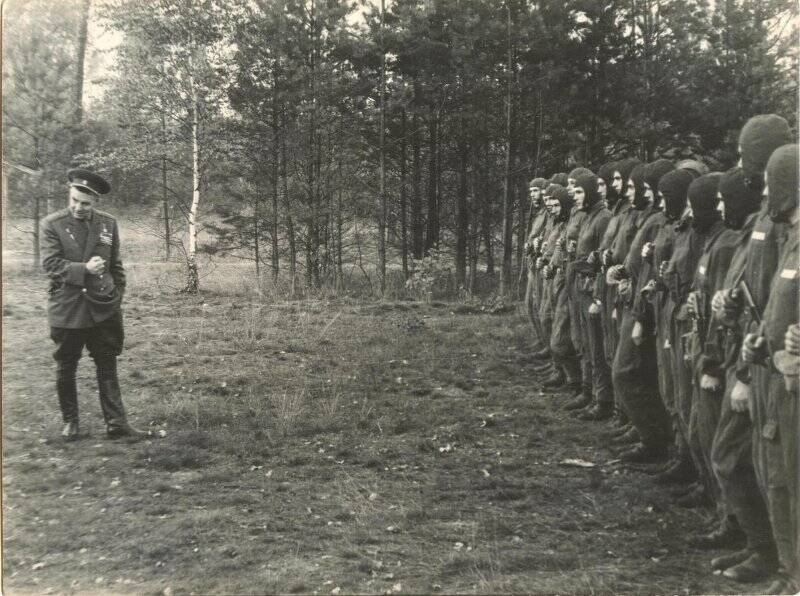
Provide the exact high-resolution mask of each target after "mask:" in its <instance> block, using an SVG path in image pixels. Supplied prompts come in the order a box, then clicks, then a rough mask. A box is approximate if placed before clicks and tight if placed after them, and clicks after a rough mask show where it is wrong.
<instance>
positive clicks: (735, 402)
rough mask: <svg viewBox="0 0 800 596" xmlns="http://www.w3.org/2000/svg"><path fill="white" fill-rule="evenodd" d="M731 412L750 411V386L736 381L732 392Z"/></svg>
mask: <svg viewBox="0 0 800 596" xmlns="http://www.w3.org/2000/svg"><path fill="white" fill-rule="evenodd" d="M731 410H733V411H734V412H740V413H742V412H747V411H749V410H750V385H746V384H744V383H742V382H741V381H736V385H734V386H733V391H731Z"/></svg>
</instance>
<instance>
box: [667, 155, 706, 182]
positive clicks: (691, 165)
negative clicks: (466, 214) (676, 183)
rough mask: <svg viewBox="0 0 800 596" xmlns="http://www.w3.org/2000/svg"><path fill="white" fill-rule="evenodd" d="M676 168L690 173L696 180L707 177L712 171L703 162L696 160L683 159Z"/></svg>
mask: <svg viewBox="0 0 800 596" xmlns="http://www.w3.org/2000/svg"><path fill="white" fill-rule="evenodd" d="M675 167H676V168H677V169H678V170H687V171H689V172H690V173H691V174H692V176H693V177H694V178H699V177H700V176H705V175H706V174H708V173H709V172H710V171H711V170H709V169H708V166H707V165H706V164H704V163H703V162H702V161H697V160H696V159H682V160H681V161H679V162H678V165H676V166H675Z"/></svg>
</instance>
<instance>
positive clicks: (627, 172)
mask: <svg viewBox="0 0 800 596" xmlns="http://www.w3.org/2000/svg"><path fill="white" fill-rule="evenodd" d="M641 163H642V162H641V161H639V160H638V159H636V158H635V157H628V158H625V159H623V160H620V161H618V162H617V163H616V167H615V168H614V171H615V172H619V173H620V175H621V176H622V195H623V196H625V186H626V185H627V184H628V178H630V177H631V172H633V168H635V167H636V166H638V165H639V164H641ZM620 198H622V197H620Z"/></svg>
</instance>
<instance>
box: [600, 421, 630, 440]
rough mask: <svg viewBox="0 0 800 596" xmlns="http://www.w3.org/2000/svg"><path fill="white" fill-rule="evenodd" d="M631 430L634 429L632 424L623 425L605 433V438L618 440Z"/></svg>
mask: <svg viewBox="0 0 800 596" xmlns="http://www.w3.org/2000/svg"><path fill="white" fill-rule="evenodd" d="M631 428H633V425H631V424H623V425H620V426H615V427H612V428H610V429H608V430H607V431H605V432H603V436H604V437H606V438H608V439H616V438H617V437H621V436H622V435H624V434H625V433H626V432H628V431H629V430H630V429H631Z"/></svg>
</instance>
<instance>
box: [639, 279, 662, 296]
mask: <svg viewBox="0 0 800 596" xmlns="http://www.w3.org/2000/svg"><path fill="white" fill-rule="evenodd" d="M657 289H658V284H657V283H656V280H654V279H651V280H650V281H648V282H647V284H646V285H645V286H644V287H643V288H642V291H641V292H640V293H641V294H642V296H643V297H644V298H645V299H648V298H650V296H652V295H653V294H654V293H655V292H656V290H657Z"/></svg>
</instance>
